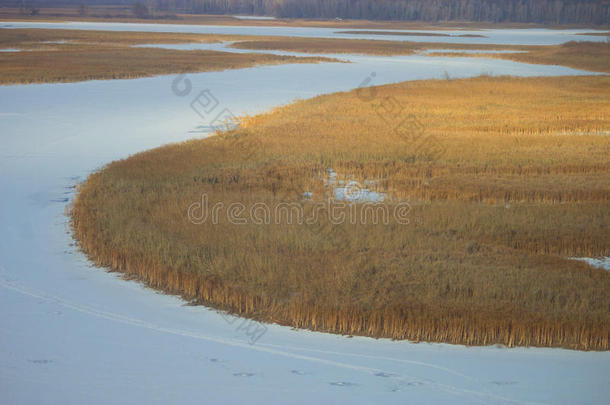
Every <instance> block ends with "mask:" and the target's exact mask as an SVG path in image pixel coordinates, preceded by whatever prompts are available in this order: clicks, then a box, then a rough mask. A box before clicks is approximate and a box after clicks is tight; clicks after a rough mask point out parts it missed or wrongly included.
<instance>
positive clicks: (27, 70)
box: [0, 29, 335, 84]
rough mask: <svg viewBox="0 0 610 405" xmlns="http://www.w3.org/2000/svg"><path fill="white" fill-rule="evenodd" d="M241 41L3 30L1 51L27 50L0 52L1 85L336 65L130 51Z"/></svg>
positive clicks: (0, 31) (278, 58)
mask: <svg viewBox="0 0 610 405" xmlns="http://www.w3.org/2000/svg"><path fill="white" fill-rule="evenodd" d="M245 37H246V38H250V37H247V36H245ZM237 38H241V39H243V38H244V36H222V35H199V34H172V33H169V34H166V33H146V32H144V33H142V32H104V31H79V30H46V29H0V47H6V48H19V49H23V50H22V51H21V52H0V84H15V83H53V82H76V81H83V80H94V79H132V78H138V77H150V76H155V75H161V74H170V73H195V72H204V71H214V70H224V69H240V68H246V67H252V66H255V65H261V64H280V63H318V62H331V61H335V60H332V59H328V58H318V57H305V58H302V57H301V58H299V57H293V56H278V55H267V54H237V53H231V52H215V51H182V50H172V49H160V48H134V47H131V45H136V44H149V43H189V42H206V43H210V42H219V41H224V40H231V39H237Z"/></svg>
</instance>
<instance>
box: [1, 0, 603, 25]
mask: <svg viewBox="0 0 610 405" xmlns="http://www.w3.org/2000/svg"><path fill="white" fill-rule="evenodd" d="M22 1H26V0H13V1H10V0H8V1H7V0H0V5H2V4H5V5H6V3H13V4H17V5H19V4H21V2H22ZM26 2H27V3H30V4H31V3H34V4H35V5H36V6H38V7H49V6H51V5H62V4H64V5H65V4H72V5H74V4H81V3H83V4H86V5H102V4H123V5H127V4H135V3H139V5H143V6H145V7H148V8H151V9H154V10H157V11H164V12H170V13H172V12H173V13H193V14H247V15H266V16H275V17H285V18H350V19H370V20H404V21H428V22H435V21H456V20H461V21H486V22H531V23H551V24H569V23H579V24H608V23H609V22H610V0H138V1H136V0H27V1H26Z"/></svg>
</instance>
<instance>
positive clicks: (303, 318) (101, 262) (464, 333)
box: [70, 169, 610, 351]
mask: <svg viewBox="0 0 610 405" xmlns="http://www.w3.org/2000/svg"><path fill="white" fill-rule="evenodd" d="M102 170H103V169H102ZM97 174H98V173H94V174H92V175H91V176H90V177H89V178H88V179H87V181H86V182H85V183H83V184H82V185H81V186H80V187H79V188H78V194H77V197H76V199H75V201H74V204H73V206H72V208H71V210H70V215H71V219H72V221H71V224H72V230H73V236H74V238H75V239H76V240H77V242H78V244H79V247H80V249H81V250H82V251H83V252H84V253H85V254H86V255H87V257H88V258H89V259H90V260H91V261H93V262H94V263H95V264H96V265H98V266H101V267H105V268H107V269H109V271H116V272H120V273H123V274H125V275H126V276H128V277H129V278H130V279H135V280H138V281H140V282H142V283H144V284H145V285H146V286H148V287H150V288H153V289H156V290H159V291H162V292H165V293H167V294H172V295H178V296H180V297H182V298H183V299H184V300H186V301H188V302H191V303H193V304H197V305H205V306H207V307H211V308H214V309H217V310H221V311H226V312H228V313H231V314H234V315H238V316H241V317H245V318H250V319H255V320H257V321H262V322H267V323H277V324H279V325H282V326H290V327H294V328H300V329H309V330H313V331H319V332H328V333H336V334H342V335H358V336H367V337H374V338H390V339H393V340H409V341H412V342H420V341H426V342H438V343H450V344H461V345H467V346H481V345H493V344H501V345H505V346H507V347H516V346H535V347H557V348H566V349H573V350H587V351H588V350H599V351H601V350H608V349H610V339H609V338H608V337H609V336H610V325H605V326H604V325H599V324H595V323H593V322H590V321H584V322H574V321H567V320H553V321H552V322H551V321H549V320H542V319H541V320H536V319H532V318H531V317H524V318H529V319H527V320H525V321H523V322H516V321H512V320H508V321H507V320H497V319H494V318H493V317H486V316H485V314H483V313H470V314H467V315H461V316H455V315H456V314H452V316H447V317H435V318H432V319H431V318H430V316H429V314H428V313H426V311H425V309H424V308H423V307H422V308H399V307H395V308H387V309H386V310H385V311H383V312H377V313H364V312H362V311H359V310H350V309H338V308H324V307H321V306H318V305H315V304H311V303H306V302H303V303H298V302H292V303H290V304H285V303H281V302H274V301H271V300H265V299H264V298H262V297H260V296H257V295H254V294H248V293H246V292H243V291H239V290H237V289H235V288H232V287H231V286H228V285H225V284H223V283H222V282H221V281H220V280H218V279H217V278H215V277H213V276H207V275H204V274H202V273H198V274H194V273H189V274H186V273H185V272H181V271H179V269H176V268H172V267H168V266H167V265H164V264H161V263H159V262H157V261H155V260H154V259H152V258H149V257H144V256H143V255H142V254H137V253H135V252H128V251H123V250H121V249H117V248H112V247H111V246H109V243H105V242H104V241H103V240H101V239H100V238H98V237H96V235H98V234H99V233H100V232H101V231H102V229H98V227H97V226H96V224H95V221H93V220H91V218H93V217H94V215H91V212H89V210H88V209H89V207H88V206H87V204H86V202H85V199H86V197H87V196H88V195H89V194H90V193H95V192H96V189H95V185H94V184H92V183H95V181H91V180H92V178H95V176H96V175H97ZM507 310H514V308H511V309H507ZM516 318H518V317H515V319H516ZM397 331H400V332H397Z"/></svg>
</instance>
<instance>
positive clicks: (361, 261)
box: [72, 77, 610, 350]
mask: <svg viewBox="0 0 610 405" xmlns="http://www.w3.org/2000/svg"><path fill="white" fill-rule="evenodd" d="M366 91H367V93H363V92H362V90H357V91H352V92H347V93H337V94H332V95H327V96H320V97H316V98H314V99H311V100H306V101H301V102H297V103H296V104H293V105H289V106H286V107H282V108H279V109H277V110H274V111H272V112H270V113H267V114H263V115H260V116H256V117H250V118H249V119H246V120H245V124H244V125H243V126H242V127H241V128H239V129H236V130H233V131H229V132H225V133H219V134H217V136H214V137H210V138H207V139H204V140H194V141H190V142H186V143H182V144H173V145H168V146H165V147H162V148H157V149H154V150H151V151H147V152H144V153H140V154H137V155H135V156H133V157H130V158H128V159H125V160H121V161H117V162H113V163H111V164H110V165H108V166H107V167H106V168H104V169H103V170H101V171H99V172H97V173H95V174H92V175H91V176H90V177H89V178H88V179H87V181H86V182H85V183H84V184H83V185H82V186H81V187H80V191H79V194H78V196H77V198H76V200H75V203H74V207H73V209H72V218H73V228H74V234H75V237H76V238H77V239H78V241H79V243H80V246H81V248H82V249H83V250H84V251H85V252H86V253H87V254H88V255H89V257H90V258H91V259H92V260H93V261H95V262H96V263H97V264H99V265H104V266H109V267H110V268H112V269H113V270H117V271H122V272H125V273H127V274H129V275H131V276H133V277H136V278H138V279H140V280H142V281H144V282H146V283H147V284H149V285H150V286H152V287H154V288H158V289H162V290H164V291H167V292H171V293H176V294H181V295H182V296H183V297H184V298H186V299H188V300H193V301H195V302H199V303H202V304H206V305H209V306H212V307H216V308H221V309H224V310H227V311H230V312H233V313H236V314H239V315H242V316H246V317H252V318H256V319H260V320H264V321H268V322H278V323H281V324H285V325H291V326H294V327H302V328H309V329H313V330H321V331H328V332H335V333H345V334H359V335H367V336H376V337H390V338H395V339H411V340H416V341H420V340H426V341H439V342H451V343H461V344H469V345H486V344H494V343H500V344H506V345H509V346H515V345H522V346H528V345H534V346H550V347H566V348H572V349H580V350H608V349H609V348H610V295H608V293H607V292H608V290H609V289H610V273H609V272H607V271H603V270H600V269H595V268H592V267H590V266H589V265H587V264H586V263H582V262H577V261H574V260H569V259H568V257H569V256H601V255H605V256H608V255H610V236H609V235H610V232H608V229H609V228H610V188H609V187H608V185H609V184H610V166H609V164H608V156H610V137H609V136H608V133H609V132H610V123H609V122H608V117H609V116H610V107H609V106H610V103H609V100H610V79H609V78H608V77H555V78H527V79H526V78H508V77H501V78H491V77H480V78H475V79H468V80H449V81H447V80H445V81H433V80H429V81H421V82H407V83H402V84H396V85H388V86H381V87H377V88H372V89H367V90H366ZM388 103H389V104H388ZM390 106H399V108H394V107H392V108H390ZM329 169H333V170H334V171H335V172H336V174H337V177H336V179H346V180H347V179H350V180H352V181H359V182H360V183H361V184H363V185H364V184H366V185H367V187H370V188H371V189H373V190H376V191H378V192H381V193H385V195H386V198H385V200H384V201H383V202H382V203H380V204H379V205H378V207H381V208H384V209H386V210H387V211H388V212H390V213H392V212H396V209H397V207H402V208H405V206H404V205H403V206H400V205H399V204H403V203H404V202H408V203H409V204H410V210H407V218H408V220H409V221H408V223H405V222H400V223H399V222H397V221H395V220H392V221H389V222H388V223H387V224H386V223H383V222H379V223H374V222H371V221H362V220H356V221H351V220H347V219H346V220H343V221H340V220H339V221H336V220H333V219H331V217H330V213H329V210H330V205H329V203H328V202H329V199H331V201H332V199H333V196H334V195H335V192H334V190H333V187H332V185H331V184H330V183H329V181H330V180H331V179H330V177H329V174H328V170H329ZM305 195H307V197H304V196H305ZM203 196H205V197H206V198H207V200H206V201H207V202H208V204H209V207H208V208H209V210H208V211H207V213H208V217H207V220H200V219H202V218H203V212H197V214H198V216H197V217H196V218H193V216H190V217H189V214H188V213H189V212H190V211H189V210H190V209H191V208H192V207H193V203H198V204H200V205H199V209H201V208H202V206H203V202H202V201H203V200H202V198H203ZM279 204H292V206H293V207H296V208H297V210H300V212H303V213H304V214H305V215H307V218H311V216H310V214H312V213H315V212H319V207H320V206H319V205H318V204H322V208H321V210H322V211H321V212H322V214H320V215H318V217H317V219H316V220H314V221H311V222H304V223H302V224H299V223H298V222H297V221H292V222H289V221H288V220H287V218H285V217H281V216H279V217H278V216H274V217H273V218H272V220H270V221H269V222H265V221H263V222H260V223H258V222H255V221H253V217H252V216H248V215H250V213H251V212H252V211H251V209H252V207H261V206H262V207H264V206H267V207H270V209H271V210H273V209H274V208H276V207H278V205H279ZM213 206H216V207H219V208H218V211H216V213H217V214H216V217H214V215H215V214H213V213H212V212H213V211H211V210H212V207H213ZM236 206H243V207H244V211H245V213H246V215H243V214H244V211H242V214H237V216H238V217H239V218H245V219H246V222H245V223H241V222H235V221H234V218H235V217H232V218H229V216H228V213H227V209H228V207H236ZM223 207H224V208H223ZM335 208H336V212H335V213H334V214H333V218H337V216H336V215H339V217H340V213H343V215H345V216H346V217H345V218H351V217H350V216H349V215H351V213H352V212H355V213H356V218H362V216H358V215H365V214H366V213H367V210H368V209H369V208H367V204H365V203H362V202H360V203H354V204H351V205H350V204H348V205H346V206H343V207H338V208H337V207H336V206H335ZM274 212H276V211H272V212H271V213H274ZM233 213H234V214H235V212H234V211H233ZM403 213H404V212H403ZM369 215H370V211H369ZM282 218H284V219H282ZM194 219H196V220H194ZM259 219H260V217H259ZM278 219H280V220H278Z"/></svg>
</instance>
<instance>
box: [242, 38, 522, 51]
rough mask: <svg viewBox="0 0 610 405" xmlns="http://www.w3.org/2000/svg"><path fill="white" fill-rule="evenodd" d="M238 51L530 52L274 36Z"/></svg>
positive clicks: (244, 43) (517, 47) (499, 47)
mask: <svg viewBox="0 0 610 405" xmlns="http://www.w3.org/2000/svg"><path fill="white" fill-rule="evenodd" d="M231 47H233V48H238V49H255V50H282V51H290V52H304V53H363V54H370V55H410V54H413V53H415V52H417V51H423V50H427V49H464V50H515V51H523V50H529V49H531V48H532V47H531V46H523V45H496V44H455V43H443V42H409V41H384V40H370V39H339V38H298V37H275V38H269V39H265V38H257V39H253V40H245V41H238V42H235V43H234V44H231Z"/></svg>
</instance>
